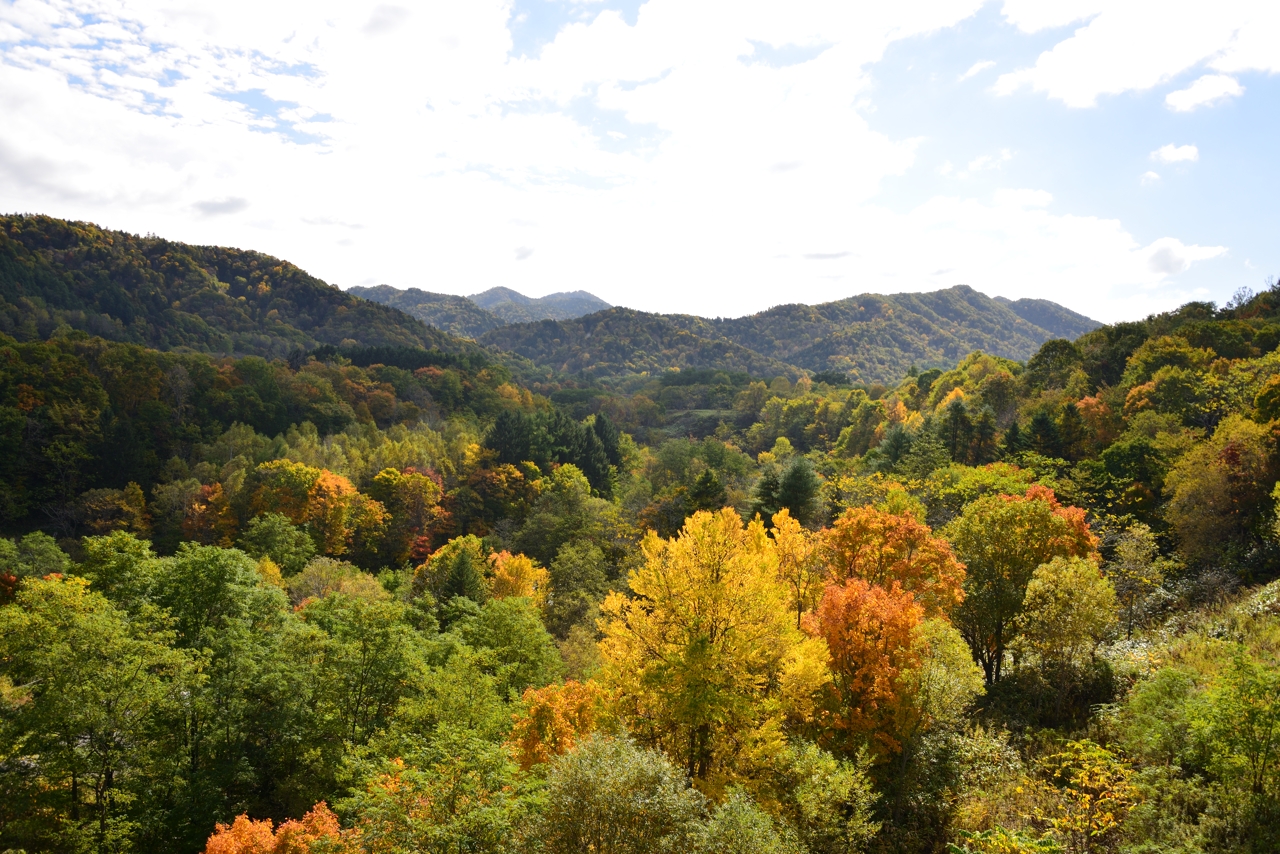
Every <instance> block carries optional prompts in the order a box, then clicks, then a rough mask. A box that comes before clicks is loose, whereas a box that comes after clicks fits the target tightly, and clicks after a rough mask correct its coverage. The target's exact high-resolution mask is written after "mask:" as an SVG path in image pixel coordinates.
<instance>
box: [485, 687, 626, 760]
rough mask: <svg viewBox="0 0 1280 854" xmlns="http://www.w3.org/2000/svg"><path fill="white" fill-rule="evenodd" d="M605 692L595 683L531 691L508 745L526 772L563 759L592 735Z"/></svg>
mask: <svg viewBox="0 0 1280 854" xmlns="http://www.w3.org/2000/svg"><path fill="white" fill-rule="evenodd" d="M603 700H604V691H603V689H602V688H601V687H600V685H599V684H598V683H596V682H577V681H574V680H569V681H568V682H565V683H564V684H563V685H548V686H547V687H545V688H530V689H528V690H527V691H525V692H524V697H523V701H522V702H523V705H524V708H523V709H522V710H521V711H520V712H519V713H518V714H517V715H515V725H514V726H513V727H512V728H511V735H510V737H509V738H508V739H507V744H508V745H509V746H510V748H511V752H512V755H513V756H514V757H515V759H516V762H517V763H519V765H520V767H521V768H522V769H524V770H526V771H527V770H528V769H529V768H531V767H533V766H534V765H537V764H539V763H541V762H546V761H547V760H548V759H550V758H551V757H553V756H561V755H563V754H565V753H567V752H569V751H570V750H572V749H573V746H574V745H575V744H577V743H578V742H579V741H581V740H582V739H583V738H584V737H585V736H587V735H589V734H590V733H592V732H593V731H594V730H595V729H596V726H597V724H598V722H599V719H600V715H601V706H602V702H603Z"/></svg>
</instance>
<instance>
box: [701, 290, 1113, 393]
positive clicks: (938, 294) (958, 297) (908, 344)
mask: <svg viewBox="0 0 1280 854" xmlns="http://www.w3.org/2000/svg"><path fill="white" fill-rule="evenodd" d="M1017 305H1018V307H1019V308H1020V309H1021V310H1022V311H1024V312H1026V313H1027V314H1029V315H1030V316H1033V317H1036V316H1038V317H1043V318H1045V319H1046V320H1050V321H1052V323H1053V324H1054V327H1055V328H1053V329H1047V328H1044V327H1041V326H1038V325H1037V324H1035V323H1033V322H1031V321H1030V320H1027V319H1025V318H1024V317H1022V316H1020V315H1019V313H1018V312H1017V311H1015V310H1014V307H1013V306H1011V305H1009V304H1007V301H1001V300H996V299H992V298H991V297H988V296H986V295H985V294H981V293H979V292H977V291H975V290H974V289H973V288H970V287H968V286H966V285H958V286H956V287H953V288H947V289H945V290H940V291H933V292H930V293H906V294H894V295H892V296H881V295H879V294H862V295H860V296H856V297H850V298H849V299H844V300H839V301H836V302H829V303H824V304H822V305H815V306H808V305H794V304H793V305H782V306H777V307H775V308H771V309H769V310H768V311H765V312H761V313H760V314H754V315H750V316H747V317H740V318H733V319H730V320H720V321H716V322H715V329H716V331H717V332H718V333H719V334H720V335H722V336H724V337H725V338H728V339H729V340H731V341H734V342H736V343H738V344H741V345H743V346H744V347H749V348H751V349H752V350H755V351H756V352H758V353H761V354H762V355H766V356H771V357H773V358H775V359H779V360H781V361H786V362H789V363H791V364H794V365H798V366H800V367H802V368H805V369H807V370H811V371H822V370H838V371H845V372H847V373H849V374H850V375H851V376H852V377H854V378H855V379H858V380H862V381H867V382H873V381H874V382H890V381H895V380H897V379H899V378H901V377H902V376H903V375H904V374H905V373H906V371H907V369H908V368H910V366H911V365H912V364H915V365H917V366H920V367H924V366H929V365H944V364H953V363H955V362H956V361H957V360H959V359H960V358H962V357H963V356H964V355H966V354H967V353H969V352H971V351H973V350H983V351H985V352H988V353H992V354H994V355H998V356H1006V357H1008V358H1011V359H1019V360H1021V359H1027V358H1029V357H1030V356H1031V354H1033V353H1034V352H1035V351H1036V350H1037V349H1038V348H1039V347H1040V345H1041V344H1043V343H1044V342H1045V341H1047V340H1049V339H1051V338H1057V337H1062V333H1063V331H1066V332H1070V331H1072V329H1073V328H1078V329H1079V330H1080V331H1079V332H1076V334H1074V335H1069V337H1077V336H1078V335H1079V334H1083V332H1087V331H1089V330H1090V329H1093V328H1096V327H1097V326H1098V324H1097V323H1096V322H1094V321H1091V320H1089V319H1088V318H1085V317H1083V316H1081V315H1077V314H1075V313H1074V312H1070V311H1068V310H1067V309H1064V308H1062V307H1061V306H1058V305H1056V304H1054V303H1050V302H1047V301H1044V300H1019V301H1018V304H1017Z"/></svg>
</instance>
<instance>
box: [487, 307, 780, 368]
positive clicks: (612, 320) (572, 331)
mask: <svg viewBox="0 0 1280 854" xmlns="http://www.w3.org/2000/svg"><path fill="white" fill-rule="evenodd" d="M480 343H481V344H483V345H485V346H487V347H490V348H492V349H496V350H507V351H510V352H513V353H516V354H518V355H520V356H523V357H524V358H526V359H529V360H530V361H532V362H534V363H535V364H538V365H543V366H546V367H549V368H552V369H553V370H556V371H560V372H562V373H566V374H582V375H583V376H585V377H587V378H589V379H599V378H613V377H626V376H629V375H634V374H640V373H645V372H648V373H658V372H662V371H666V370H670V369H678V370H684V369H687V368H711V369H715V370H722V371H742V372H746V373H749V374H751V375H752V376H764V377H773V376H790V377H793V378H794V377H798V376H800V375H801V374H802V373H803V371H801V370H799V369H798V368H796V367H794V366H792V365H789V364H787V363H785V362H783V361H780V360H778V359H775V358H772V357H769V356H762V355H761V354H759V353H757V352H755V351H754V350H750V349H748V348H747V347H744V346H742V345H740V344H735V343H734V342H732V341H729V340H727V339H725V338H724V337H722V336H720V335H717V334H716V331H715V326H714V323H713V322H712V321H708V320H703V319H702V318H699V317H692V316H689V315H663V314H648V313H645V312H642V311H636V310H634V309H630V308H611V309H609V310H608V311H601V312H597V313H596V314H590V315H587V316H586V317H579V318H575V319H573V320H543V321H540V322H538V323H522V324H515V325H512V326H504V327H502V328H501V329H497V330H494V331H492V332H489V333H486V334H485V335H483V336H481V338H480Z"/></svg>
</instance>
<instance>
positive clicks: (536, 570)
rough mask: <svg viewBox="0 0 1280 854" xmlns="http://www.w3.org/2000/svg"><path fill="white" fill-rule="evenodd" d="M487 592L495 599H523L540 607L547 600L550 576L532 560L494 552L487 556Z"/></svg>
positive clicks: (508, 553)
mask: <svg viewBox="0 0 1280 854" xmlns="http://www.w3.org/2000/svg"><path fill="white" fill-rule="evenodd" d="M489 567H490V572H491V575H490V578H489V588H490V589H489V592H490V594H491V595H492V596H493V597H494V598H495V599H507V598H510V597H523V598H525V599H531V600H533V603H534V604H535V605H538V606H541V605H542V604H543V603H544V602H545V601H546V598H547V584H548V582H549V581H550V578H551V576H550V574H549V573H548V572H547V570H546V567H542V566H538V564H537V562H535V561H534V560H533V559H532V558H530V557H526V556H525V555H519V554H517V555H513V554H512V553H511V552H506V551H503V552H495V553H493V554H491V555H490V556H489Z"/></svg>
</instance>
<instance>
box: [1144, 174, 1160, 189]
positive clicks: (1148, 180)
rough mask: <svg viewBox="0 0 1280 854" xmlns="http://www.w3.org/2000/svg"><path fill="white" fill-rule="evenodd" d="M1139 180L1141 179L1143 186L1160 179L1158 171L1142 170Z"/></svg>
mask: <svg viewBox="0 0 1280 854" xmlns="http://www.w3.org/2000/svg"><path fill="white" fill-rule="evenodd" d="M1140 180H1141V181H1142V185H1143V186H1144V187H1145V186H1148V185H1150V184H1155V183H1158V182H1159V181H1160V173H1159V172H1143V173H1142V178H1141V179H1140Z"/></svg>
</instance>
